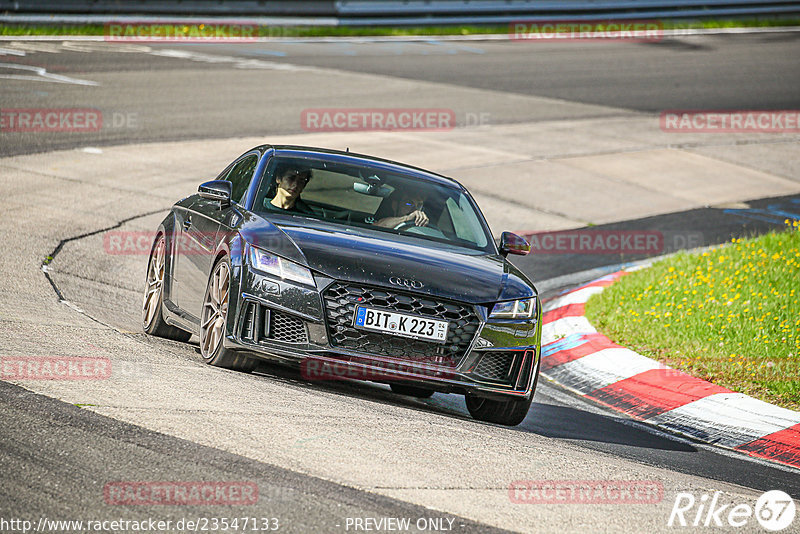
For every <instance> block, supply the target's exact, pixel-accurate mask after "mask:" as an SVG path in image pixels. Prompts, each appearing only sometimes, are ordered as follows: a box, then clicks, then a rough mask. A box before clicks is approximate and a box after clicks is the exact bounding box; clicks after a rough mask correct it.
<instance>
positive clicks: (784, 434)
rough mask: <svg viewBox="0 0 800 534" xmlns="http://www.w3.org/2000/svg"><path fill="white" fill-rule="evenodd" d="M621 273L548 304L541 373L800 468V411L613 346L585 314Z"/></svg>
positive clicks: (649, 418)
mask: <svg viewBox="0 0 800 534" xmlns="http://www.w3.org/2000/svg"><path fill="white" fill-rule="evenodd" d="M624 274H626V273H625V272H624V271H619V272H616V273H613V274H610V275H607V276H604V277H602V278H598V279H597V280H594V281H592V282H589V283H588V284H585V285H582V286H580V287H578V288H576V289H573V290H571V291H569V292H568V293H565V294H563V295H560V296H559V297H557V298H555V299H553V300H550V301H548V302H547V303H546V304H545V306H544V308H543V312H544V315H543V317H542V324H543V326H542V361H541V373H542V375H544V376H545V377H546V378H549V379H551V380H554V381H555V382H558V383H559V384H561V385H563V386H565V387H566V388H568V389H570V390H572V391H575V392H577V393H579V394H580V395H583V396H584V397H587V398H590V399H593V400H595V401H596V402H599V403H601V404H604V405H606V406H608V407H610V408H612V409H614V410H617V411H620V412H623V413H625V414H627V415H629V416H631V417H633V418H634V419H637V420H640V421H645V422H647V423H650V424H654V425H657V426H659V427H661V428H664V429H667V430H670V431H672V432H677V433H680V434H683V435H686V436H690V437H692V438H695V439H698V440H700V441H704V442H707V443H712V444H715V445H719V446H722V447H726V448H730V449H734V450H737V451H741V452H744V453H746V454H749V455H750V456H756V457H760V458H766V459H769V460H773V461H776V462H780V463H782V464H786V465H790V466H793V467H797V468H800V412H795V411H792V410H787V409H785V408H779V407H777V406H773V405H772V404H769V403H766V402H763V401H760V400H757V399H754V398H752V397H748V396H747V395H743V394H741V393H735V392H733V391H730V390H728V389H725V388H723V387H720V386H717V385H715V384H712V383H710V382H706V381H705V380H700V379H699V378H695V377H693V376H691V375H688V374H686V373H683V372H681V371H677V370H675V369H672V368H670V367H668V366H666V365H663V364H661V363H659V362H657V361H655V360H652V359H650V358H646V357H644V356H642V355H641V354H638V353H636V352H634V351H632V350H630V349H626V348H624V347H621V346H619V345H616V344H614V343H612V342H611V340H609V339H608V338H607V337H605V336H604V335H602V334H600V333H598V332H597V330H595V329H594V327H593V326H592V325H591V324H590V323H589V321H588V320H587V319H586V317H584V305H585V304H586V301H587V300H589V297H590V296H592V295H594V294H595V293H599V292H601V291H603V289H604V288H605V287H607V286H609V285H611V284H613V283H614V282H615V281H616V280H617V279H619V278H620V277H621V276H623V275H624Z"/></svg>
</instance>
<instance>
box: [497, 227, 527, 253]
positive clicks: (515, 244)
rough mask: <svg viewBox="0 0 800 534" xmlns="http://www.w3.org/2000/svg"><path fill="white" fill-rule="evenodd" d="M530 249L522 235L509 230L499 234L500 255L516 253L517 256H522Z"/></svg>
mask: <svg viewBox="0 0 800 534" xmlns="http://www.w3.org/2000/svg"><path fill="white" fill-rule="evenodd" d="M530 251H531V245H530V243H528V242H527V241H526V240H525V238H524V237H520V236H518V235H517V234H512V233H511V232H503V233H502V234H500V255H501V256H508V255H509V254H516V255H517V256H524V255H526V254H527V253H529V252H530Z"/></svg>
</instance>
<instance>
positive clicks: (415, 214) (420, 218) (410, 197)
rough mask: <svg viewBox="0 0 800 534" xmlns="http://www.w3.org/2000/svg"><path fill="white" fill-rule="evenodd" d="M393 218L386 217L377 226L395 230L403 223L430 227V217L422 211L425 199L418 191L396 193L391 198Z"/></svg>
mask: <svg viewBox="0 0 800 534" xmlns="http://www.w3.org/2000/svg"><path fill="white" fill-rule="evenodd" d="M390 202H391V207H392V213H394V215H393V216H390V217H384V218H383V219H380V220H379V221H378V222H376V223H375V224H376V225H377V226H382V227H384V228H394V227H396V226H397V225H399V224H403V223H412V222H413V223H414V225H415V226H428V222H429V220H428V216H427V215H425V212H424V211H422V209H423V205H424V203H425V197H424V196H423V195H422V193H420V192H418V191H395V192H394V193H392V196H391V197H390Z"/></svg>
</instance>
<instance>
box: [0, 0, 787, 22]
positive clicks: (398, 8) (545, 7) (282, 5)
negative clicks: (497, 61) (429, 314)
mask: <svg viewBox="0 0 800 534" xmlns="http://www.w3.org/2000/svg"><path fill="white" fill-rule="evenodd" d="M0 12H5V15H6V16H5V17H2V20H6V21H8V20H10V19H13V18H14V16H15V15H26V14H28V15H31V14H41V15H44V14H47V15H54V16H53V17H52V18H51V20H52V22H59V20H58V18H59V15H78V14H79V15H86V16H91V17H92V18H93V19H95V20H103V19H108V20H110V19H111V18H113V17H114V16H133V15H144V16H148V15H149V16H153V15H156V16H199V15H204V16H215V17H218V16H229V17H230V16H236V17H237V18H242V17H244V18H253V19H257V18H259V17H293V18H294V20H293V21H292V24H298V25H302V24H310V23H313V21H312V20H309V21H304V20H303V18H304V17H331V18H333V19H335V23H338V24H341V25H373V24H385V25H409V24H414V25H423V24H491V23H494V24H502V23H507V22H511V21H515V20H522V19H524V20H536V19H547V20H581V19H602V18H609V19H654V18H658V19H686V18H700V17H728V16H734V17H735V16H758V15H780V14H800V2H798V1H790V0H501V1H490V0H338V1H334V0H295V1H287V0H279V1H268V2H265V1H263V0H166V1H160V0H159V1H157V0H0Z"/></svg>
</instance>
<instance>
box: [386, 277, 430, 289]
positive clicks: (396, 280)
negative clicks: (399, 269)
mask: <svg viewBox="0 0 800 534" xmlns="http://www.w3.org/2000/svg"><path fill="white" fill-rule="evenodd" d="M389 283H390V284H394V285H396V286H404V287H408V288H410V289H421V288H422V286H424V285H425V284H423V283H422V282H417V281H416V280H410V279H408V278H400V277H397V276H392V277H391V278H389Z"/></svg>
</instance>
